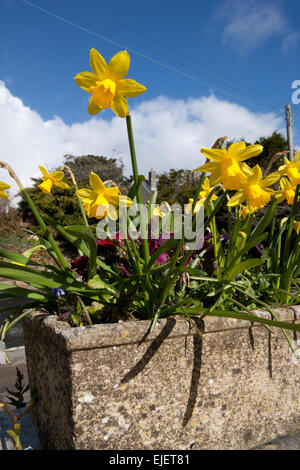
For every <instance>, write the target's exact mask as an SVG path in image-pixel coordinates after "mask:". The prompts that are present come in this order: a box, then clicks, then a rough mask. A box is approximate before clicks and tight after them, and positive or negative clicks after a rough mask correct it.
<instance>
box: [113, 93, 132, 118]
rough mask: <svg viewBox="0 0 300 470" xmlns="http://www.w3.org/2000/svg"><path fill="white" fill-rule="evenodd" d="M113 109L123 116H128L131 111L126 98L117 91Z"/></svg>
mask: <svg viewBox="0 0 300 470" xmlns="http://www.w3.org/2000/svg"><path fill="white" fill-rule="evenodd" d="M111 109H112V110H113V111H114V112H115V113H116V114H117V116H119V117H121V118H124V117H126V116H127V114H128V111H129V110H128V103H127V100H126V98H124V96H121V95H119V94H118V93H117V94H116V96H115V98H114V100H113V102H112V106H111Z"/></svg>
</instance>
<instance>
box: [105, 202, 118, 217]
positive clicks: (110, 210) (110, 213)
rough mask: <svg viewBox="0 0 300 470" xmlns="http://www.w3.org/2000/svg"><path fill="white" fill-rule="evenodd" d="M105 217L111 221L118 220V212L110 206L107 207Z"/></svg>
mask: <svg viewBox="0 0 300 470" xmlns="http://www.w3.org/2000/svg"><path fill="white" fill-rule="evenodd" d="M107 216H108V217H109V218H110V219H112V220H117V218H118V211H117V209H116V208H115V207H114V206H113V205H112V204H109V206H108V210H107Z"/></svg>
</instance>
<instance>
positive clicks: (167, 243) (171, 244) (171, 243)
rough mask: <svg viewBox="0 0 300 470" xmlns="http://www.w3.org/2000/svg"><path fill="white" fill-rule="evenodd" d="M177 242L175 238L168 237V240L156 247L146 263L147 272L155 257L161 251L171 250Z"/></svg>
mask: <svg viewBox="0 0 300 470" xmlns="http://www.w3.org/2000/svg"><path fill="white" fill-rule="evenodd" d="M177 243H178V240H177V239H175V238H170V239H169V240H166V241H165V242H164V243H163V244H162V245H161V246H160V247H159V248H157V249H156V250H155V252H154V253H153V255H152V256H151V258H150V260H149V263H148V265H147V272H149V270H150V269H151V266H153V264H154V263H155V261H156V260H157V258H158V257H159V256H160V255H161V254H162V253H164V252H166V251H169V250H171V249H172V248H173V247H174V246H175V245H176V244H177Z"/></svg>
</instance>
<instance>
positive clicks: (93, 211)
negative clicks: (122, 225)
mask: <svg viewBox="0 0 300 470" xmlns="http://www.w3.org/2000/svg"><path fill="white" fill-rule="evenodd" d="M108 205H109V204H103V205H97V204H96V203H95V204H93V205H91V206H90V211H89V217H95V218H96V219H103V218H104V217H107V215H108Z"/></svg>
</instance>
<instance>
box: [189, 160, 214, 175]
mask: <svg viewBox="0 0 300 470" xmlns="http://www.w3.org/2000/svg"><path fill="white" fill-rule="evenodd" d="M215 168H216V165H215V163H214V162H209V163H205V164H204V165H202V166H199V167H198V168H196V169H195V170H193V171H202V172H203V173H206V172H210V171H213V170H214V169H215Z"/></svg>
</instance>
